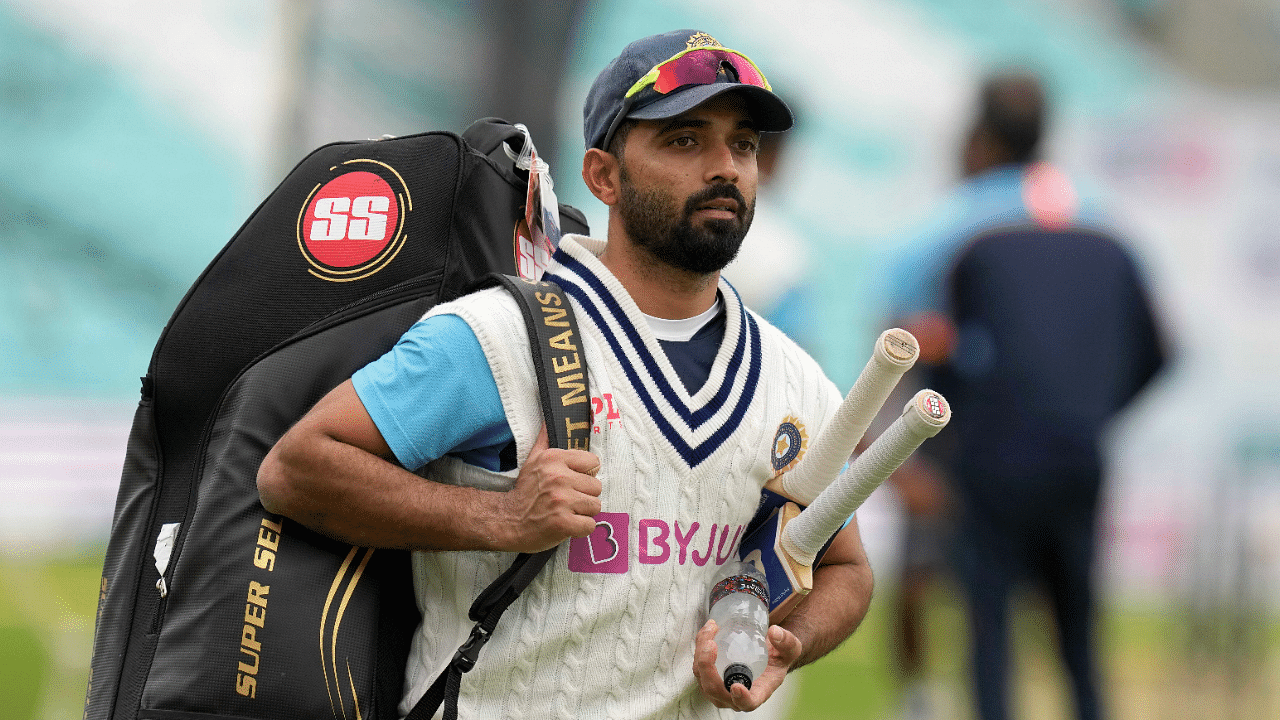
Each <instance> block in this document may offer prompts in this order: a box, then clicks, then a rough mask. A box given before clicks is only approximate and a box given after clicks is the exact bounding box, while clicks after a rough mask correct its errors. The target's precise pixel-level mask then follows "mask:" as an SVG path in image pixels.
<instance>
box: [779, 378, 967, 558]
mask: <svg viewBox="0 0 1280 720" xmlns="http://www.w3.org/2000/svg"><path fill="white" fill-rule="evenodd" d="M950 419H951V409H950V407H949V406H948V405H947V402H946V400H945V399H943V397H942V396H941V395H939V394H938V393H936V392H934V391H932V390H921V391H920V392H918V393H916V395H915V397H913V398H912V399H911V401H910V402H908V403H907V406H906V408H904V409H903V412H902V415H901V416H900V417H899V418H898V419H897V420H895V421H894V422H893V424H892V425H890V426H889V429H888V430H886V431H885V432H884V433H883V434H882V435H880V437H878V438H876V440H875V442H873V443H871V446H870V447H868V448H867V449H866V451H865V452H863V453H862V454H861V455H859V456H858V458H857V459H856V460H854V461H853V464H852V465H850V466H849V469H848V470H847V471H845V472H844V473H842V474H841V475H840V477H838V478H836V480H835V481H834V482H832V483H831V485H829V486H828V487H827V488H826V489H825V490H823V491H822V492H821V493H820V494H819V495H818V497H817V498H815V499H814V501H813V503H812V504H810V505H809V507H808V508H806V509H805V510H804V512H802V513H800V514H799V515H798V516H796V518H795V519H794V520H792V521H791V522H789V523H787V525H786V527H785V528H784V529H783V532H782V538H781V540H780V542H781V544H782V549H783V550H784V551H786V553H787V554H789V555H790V556H791V557H792V558H794V559H795V560H796V562H798V563H800V564H802V565H812V564H813V561H814V558H815V557H816V556H817V554H818V551H819V550H821V549H822V546H823V545H825V544H826V542H827V540H828V539H830V538H831V536H832V535H834V534H835V532H836V531H837V530H839V529H840V527H841V526H842V525H843V524H844V522H845V520H846V519H847V518H848V517H849V516H850V515H852V514H853V512H854V511H855V510H857V509H858V508H859V507H860V506H861V505H862V503H863V502H864V501H866V499H867V497H869V496H870V495H871V493H872V492H873V491H874V490H875V489H876V488H877V487H879V486H880V483H882V482H884V481H885V479H886V478H888V477H889V475H891V474H893V471H894V470H897V469H898V468H899V467H900V466H901V465H902V463H903V462H905V461H906V459H907V457H909V456H910V455H911V453H913V452H915V450H916V448H918V447H920V444H921V443H923V442H924V441H925V440H927V439H929V438H931V437H933V436H934V435H937V434H938V431H939V430H941V429H942V428H943V427H945V426H946V424H947V422H948V421H949V420H950Z"/></svg>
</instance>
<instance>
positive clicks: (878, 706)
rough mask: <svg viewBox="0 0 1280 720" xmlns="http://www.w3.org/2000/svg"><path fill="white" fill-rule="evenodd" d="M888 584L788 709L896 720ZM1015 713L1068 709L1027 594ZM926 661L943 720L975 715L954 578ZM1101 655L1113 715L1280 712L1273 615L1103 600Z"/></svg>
mask: <svg viewBox="0 0 1280 720" xmlns="http://www.w3.org/2000/svg"><path fill="white" fill-rule="evenodd" d="M893 592H894V590H893V589H892V588H883V587H881V588H878V589H877V597H876V599H875V600H874V601H873V603H872V606H871V611H870V612H869V613H868V614H867V618H866V620H865V621H864V622H863V624H862V627H860V628H859V629H858V632H857V633H855V634H854V636H853V637H852V638H850V639H849V640H848V641H847V642H846V643H845V644H844V645H842V646H840V647H839V648H838V649H837V650H835V651H834V652H832V653H831V654H830V655H828V656H827V657H825V658H823V659H822V660H819V661H818V662H816V663H814V664H813V665H810V666H808V667H806V668H803V669H801V670H799V671H798V672H797V673H796V676H795V677H793V678H792V681H793V682H794V681H796V680H799V681H800V687H799V688H798V690H797V691H796V696H795V699H794V702H793V706H792V711H791V714H790V717H791V718H793V719H794V720H800V719H802V718H803V719H804V720H825V719H827V718H832V719H834V718H841V719H842V720H894V719H896V718H898V717H900V700H899V695H900V693H901V684H900V681H899V679H898V677H897V676H896V674H895V672H894V666H893V664H892V658H893V649H894V648H893V642H894V638H893V635H892V633H891V632H890V627H891V625H890V623H891V621H892V607H891V603H892V600H893V598H892V594H893ZM1014 607H1015V612H1014V623H1013V653H1014V663H1013V664H1014V669H1013V673H1014V675H1013V677H1014V683H1013V684H1014V698H1013V706H1014V713H1015V717H1020V718H1027V719H1030V718H1034V719H1035V720H1070V719H1071V718H1073V717H1074V716H1073V714H1072V710H1071V707H1070V705H1069V699H1068V695H1067V693H1068V686H1067V681H1066V678H1065V676H1064V673H1063V670H1062V668H1061V665H1060V663H1059V661H1058V658H1057V648H1056V638H1055V636H1054V634H1053V630H1052V626H1051V624H1050V620H1049V616H1048V614H1047V611H1046V609H1045V607H1044V606H1043V604H1042V603H1039V602H1037V600H1036V599H1035V598H1034V597H1027V598H1023V599H1022V600H1020V601H1019V602H1017V603H1016V604H1015V606H1014ZM925 621H926V631H925V633H926V640H925V642H926V646H925V647H926V661H927V664H928V668H927V676H928V683H929V685H930V686H931V688H932V690H933V695H932V696H933V698H934V700H935V701H936V705H935V707H937V708H939V710H940V712H939V715H938V718H939V720H942V719H943V718H945V719H946V720H972V717H973V715H972V710H971V697H970V693H969V687H968V672H969V669H968V661H967V643H968V629H967V627H966V623H965V618H964V614H963V607H962V605H961V604H960V603H959V602H958V600H957V599H956V595H955V594H954V590H953V588H951V587H949V586H947V585H942V586H939V587H937V588H935V589H934V590H933V591H932V592H931V593H930V595H929V598H928V601H927V609H926V617H925ZM1098 631H1099V655H1100V658H1099V662H1100V665H1101V672H1102V674H1103V692H1104V697H1105V701H1106V702H1107V703H1108V706H1109V710H1110V714H1111V716H1112V717H1115V718H1123V719H1124V720H1217V719H1221V720H1252V719H1254V718H1258V719H1261V718H1277V717H1280V618H1277V617H1276V616H1275V615H1274V614H1266V613H1254V614H1253V615H1245V616H1243V617H1242V616H1240V615H1236V614H1232V613H1227V612H1220V613H1216V614H1211V615H1209V616H1204V615H1203V614H1201V615H1196V614H1193V613H1189V612H1187V611H1186V610H1185V609H1182V608H1172V609H1163V610H1161V609H1155V608H1150V607H1144V606H1138V605H1115V604H1113V605H1110V606H1107V607H1105V608H1104V609H1103V611H1102V614H1101V618H1100V622H1099V628H1098Z"/></svg>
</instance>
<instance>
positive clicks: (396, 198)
mask: <svg viewBox="0 0 1280 720" xmlns="http://www.w3.org/2000/svg"><path fill="white" fill-rule="evenodd" d="M412 209H413V200H412V199H410V197H409V189H408V187H407V186H406V185H405V183H404V180H403V178H401V177H400V174H399V173H397V172H396V171H395V170H394V169H393V168H392V167H391V166H389V165H387V164H385V163H382V162H379V161H377V160H365V159H360V160H348V161H346V162H344V163H342V165H335V166H333V167H331V168H329V173H328V179H327V180H321V182H319V183H317V184H316V186H315V187H314V188H313V189H312V190H311V194H310V195H308V196H307V199H306V200H305V201H304V202H303V204H302V208H301V211H300V212H299V213H298V225H297V240H298V249H299V250H300V251H301V252H302V256H303V257H304V258H305V259H306V261H307V264H308V266H309V267H307V272H309V273H310V274H312V275H314V276H315V277H318V278H320V279H322V280H329V281H331V282H350V281H352V280H362V279H364V278H367V277H369V276H370V275H373V274H374V273H376V272H378V271H379V270H382V269H383V268H384V267H386V266H387V265H389V264H390V263H391V261H392V260H394V259H395V257H396V255H397V254H399V252H400V250H401V248H403V247H404V243H405V240H406V237H405V234H404V220H405V215H406V213H407V212H408V211H410V210H412Z"/></svg>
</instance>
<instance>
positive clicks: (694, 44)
mask: <svg viewBox="0 0 1280 720" xmlns="http://www.w3.org/2000/svg"><path fill="white" fill-rule="evenodd" d="M684 46H685V47H686V48H688V49H689V50H692V49H694V48H698V47H723V46H722V45H721V44H720V41H719V40H716V39H715V38H713V37H711V36H710V35H708V34H707V33H704V32H696V33H694V34H692V35H690V36H689V39H688V40H685V41H684Z"/></svg>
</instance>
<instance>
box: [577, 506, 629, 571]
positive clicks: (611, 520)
mask: <svg viewBox="0 0 1280 720" xmlns="http://www.w3.org/2000/svg"><path fill="white" fill-rule="evenodd" d="M630 527H631V516H630V515H629V514H627V513H608V512H602V513H600V514H599V515H596V529H595V532H593V533H591V534H590V535H588V536H586V537H584V538H574V539H573V540H570V541H569V569H570V570H571V571H573V572H581V573H624V572H626V571H627V570H628V569H629V563H628V558H630V557H631V555H630V551H631V548H630V547H629V546H628V540H627V537H628V529H629V528H630Z"/></svg>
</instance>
